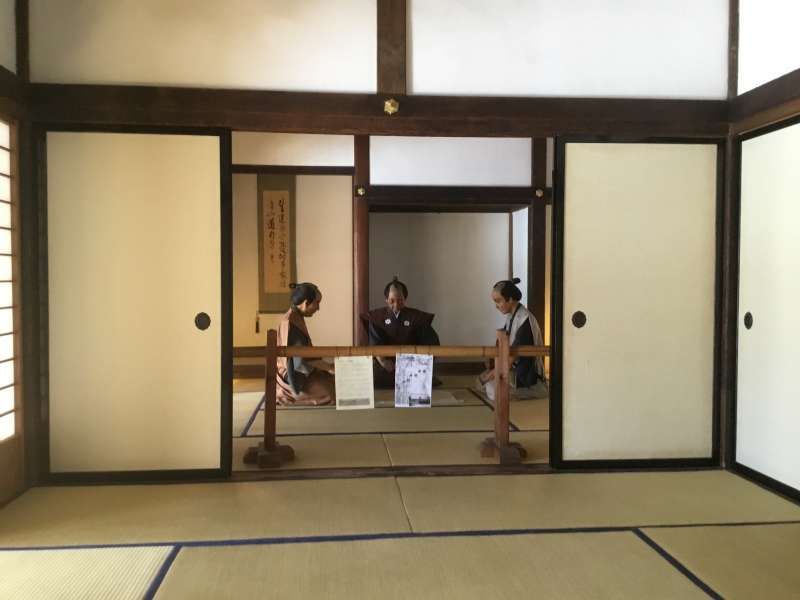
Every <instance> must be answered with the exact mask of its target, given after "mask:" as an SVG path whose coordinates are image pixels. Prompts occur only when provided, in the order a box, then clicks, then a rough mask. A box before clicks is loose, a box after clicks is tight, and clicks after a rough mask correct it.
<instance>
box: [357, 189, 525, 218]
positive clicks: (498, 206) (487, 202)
mask: <svg viewBox="0 0 800 600" xmlns="http://www.w3.org/2000/svg"><path fill="white" fill-rule="evenodd" d="M365 198H366V201H367V204H368V206H369V211H370V212H509V211H514V210H519V209H520V208H525V207H528V206H530V203H531V199H532V198H533V188H529V187H457V186H415V185H397V186H395V185H373V186H367V187H365Z"/></svg>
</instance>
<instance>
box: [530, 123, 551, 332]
mask: <svg viewBox="0 0 800 600" xmlns="http://www.w3.org/2000/svg"><path fill="white" fill-rule="evenodd" d="M532 148H533V164H532V167H531V168H532V177H531V185H532V186H533V194H532V195H531V198H530V208H529V209H528V308H529V309H530V310H531V312H532V313H533V316H534V317H536V320H537V321H538V322H539V327H541V328H542V331H544V305H545V270H546V264H545V257H546V243H545V242H546V241H547V240H546V236H547V223H546V220H547V199H546V198H545V197H544V196H542V197H541V198H538V197H537V196H536V190H537V189H539V190H542V191H543V192H544V191H546V189H547V138H533V140H532Z"/></svg>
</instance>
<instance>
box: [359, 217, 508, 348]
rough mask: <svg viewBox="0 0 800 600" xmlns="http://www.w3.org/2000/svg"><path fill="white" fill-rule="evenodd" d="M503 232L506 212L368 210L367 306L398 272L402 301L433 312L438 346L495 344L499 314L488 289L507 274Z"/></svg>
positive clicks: (376, 302)
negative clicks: (406, 295)
mask: <svg viewBox="0 0 800 600" xmlns="http://www.w3.org/2000/svg"><path fill="white" fill-rule="evenodd" d="M508 231H509V226H508V214H507V213H492V214H480V213H442V214H439V213H399V214H390V213H372V214H370V227H369V235H370V241H369V280H370V307H371V308H377V307H379V306H384V305H385V302H384V298H383V288H384V286H385V285H386V283H388V282H389V281H391V279H392V277H393V276H394V275H399V276H400V279H401V280H402V281H403V282H404V283H405V284H406V285H408V288H409V298H408V303H409V305H410V306H413V307H414V308H418V309H420V310H424V311H427V312H432V313H435V314H436V319H435V320H434V322H433V323H434V327H435V328H436V331H437V332H438V333H439V337H440V338H441V341H442V344H454V345H491V344H494V342H495V339H496V335H495V330H496V329H497V328H498V327H502V325H503V318H502V316H501V315H500V313H498V312H497V310H496V309H495V307H494V304H493V303H492V300H491V298H490V294H491V289H492V285H493V284H494V283H495V282H496V281H498V280H500V279H505V278H507V277H508V271H509V245H508V242H509V240H508Z"/></svg>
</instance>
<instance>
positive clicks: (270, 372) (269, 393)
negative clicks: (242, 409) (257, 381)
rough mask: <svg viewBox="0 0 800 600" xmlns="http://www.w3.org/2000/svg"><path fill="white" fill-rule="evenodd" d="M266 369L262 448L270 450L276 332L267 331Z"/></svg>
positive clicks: (274, 413) (274, 405) (275, 385)
mask: <svg viewBox="0 0 800 600" xmlns="http://www.w3.org/2000/svg"><path fill="white" fill-rule="evenodd" d="M265 356H266V362H267V364H266V368H265V369H264V373H265V375H264V448H266V449H267V450H272V449H273V448H274V447H275V445H276V444H277V442H276V441H275V423H276V420H277V416H278V415H277V407H278V402H277V398H276V396H277V390H278V382H277V377H278V332H277V331H275V330H274V329H270V330H269V331H267V348H266V353H265Z"/></svg>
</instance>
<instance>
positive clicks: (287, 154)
mask: <svg viewBox="0 0 800 600" xmlns="http://www.w3.org/2000/svg"><path fill="white" fill-rule="evenodd" d="M232 152H233V164H235V165H237V164H238V165H283V166H287V165H289V166H314V167H329V166H333V167H352V166H353V158H354V154H353V136H352V135H316V134H308V133H260V132H255V131H234V132H233V134H232Z"/></svg>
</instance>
